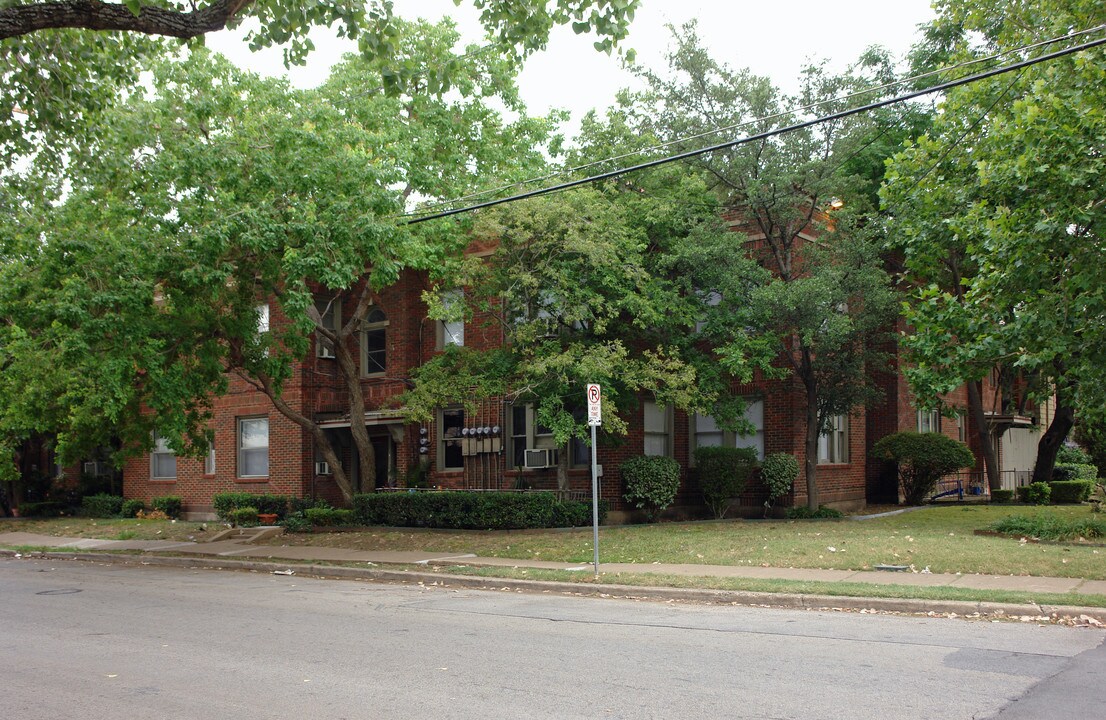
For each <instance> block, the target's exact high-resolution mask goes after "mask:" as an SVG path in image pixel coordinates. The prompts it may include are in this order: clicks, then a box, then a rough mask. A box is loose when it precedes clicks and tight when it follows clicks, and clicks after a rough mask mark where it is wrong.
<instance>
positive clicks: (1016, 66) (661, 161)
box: [407, 38, 1106, 225]
mask: <svg viewBox="0 0 1106 720" xmlns="http://www.w3.org/2000/svg"><path fill="white" fill-rule="evenodd" d="M1102 45H1106V38H1099V39H1097V40H1091V41H1089V42H1085V43H1082V44H1079V45H1073V46H1071V47H1068V48H1063V49H1062V50H1057V51H1055V52H1051V53H1046V54H1044V55H1040V56H1038V57H1035V58H1030V59H1028V60H1023V61H1021V62H1017V63H1013V64H1010V65H1003V66H1001V67H997V68H993V69H991V70H987V71H984V72H981V73H976V74H975V75H969V76H967V77H963V78H960V79H958V80H950V81H948V82H945V83H941V84H939V85H934V86H932V87H929V88H925V89H922V90H915V91H913V92H909V93H906V94H903V95H897V96H895V97H892V98H887V99H885V100H879V101H876V102H873V103H868V104H867V105H862V106H859V107H855V108H850V109H848V110H842V111H840V112H836V113H832V114H830V115H823V116H821V117H817V118H813V119H811V120H806V121H804V122H800V123H794V124H792V125H788V126H786V127H782V128H776V129H774V130H767V131H765V132H762V133H757V134H755V135H749V136H746V137H743V138H738V139H736V140H729V141H727V142H724V143H717V144H715V145H708V146H707V147H704V148H699V149H696V150H688V151H687V152H682V153H677V154H675V155H669V156H667V157H663V158H657V159H656V160H650V161H648V162H644V163H639V164H637V165H632V166H630V167H626V168H621V169H618V170H611V171H609V172H605V173H599V174H597V175H591V176H589V177H586V178H581V179H578V180H571V181H568V182H564V183H560V184H558V185H553V186H550V187H546V188H538V189H536V190H530V191H528V192H524V193H519V194H517V195H511V196H509V197H505V198H499V199H496V200H488V201H486V202H482V203H476V204H474V205H469V206H466V207H462V208H455V209H452V210H443V211H441V212H437V213H432V214H429V215H423V216H421V217H415V218H412V219H410V220H408V221H407V224H408V225H415V224H417V223H421V222H426V221H428V220H438V219H440V218H445V217H450V216H453V215H459V214H461V213H467V212H472V211H474V210H481V209H483V208H489V207H495V206H496V205H503V204H505V203H510V202H516V201H518V200H525V199H528V198H532V197H538V196H541V195H549V194H551V193H555V192H560V191H562V190H568V189H570V188H574V187H579V186H581V185H587V184H590V183H594V182H599V181H601V180H608V179H610V178H614V177H618V176H619V175H627V174H629V173H634V172H639V171H641V170H647V169H649V168H654V167H658V166H660V165H666V164H668V163H672V162H678V161H680V160H686V159H688V158H692V157H697V156H699V155H705V154H707V153H711V152H715V151H718V150H726V149H729V148H732V147H737V146H739V145H745V144H748V143H751V142H756V141H758V140H766V139H768V138H771V137H775V136H777V135H782V134H784V133H787V132H793V131H795V130H802V129H804V128H808V127H812V126H814V125H818V124H821V123H824V122H830V121H833V120H840V119H842V118H846V117H850V116H852V115H858V114H860V113H865V112H870V111H872V110H877V109H879V108H882V107H887V106H888V105H894V104H898V103H901V102H906V101H908V100H913V99H914V98H918V97H922V96H925V95H932V94H933V93H939V92H944V91H945V90H950V89H952V88H956V87H960V86H962V85H968V84H971V83H975V82H979V81H980V80H986V79H988V78H992V77H996V76H998V75H1004V74H1006V73H1008V72H1013V71H1015V70H1021V69H1024V68H1027V67H1031V66H1033V65H1037V64H1040V63H1043V62H1047V61H1049V60H1055V59H1057V58H1061V57H1066V56H1068V55H1073V54H1075V53H1078V52H1082V51H1084V50H1090V49H1092V48H1096V47H1100V46H1102Z"/></svg>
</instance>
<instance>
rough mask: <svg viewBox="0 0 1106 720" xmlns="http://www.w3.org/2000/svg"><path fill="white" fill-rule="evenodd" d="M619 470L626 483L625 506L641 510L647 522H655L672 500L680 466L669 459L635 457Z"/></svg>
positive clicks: (678, 481) (674, 495) (677, 485)
mask: <svg viewBox="0 0 1106 720" xmlns="http://www.w3.org/2000/svg"><path fill="white" fill-rule="evenodd" d="M620 470H621V472H622V480H623V482H625V483H626V494H625V495H624V496H623V497H625V498H626V502H628V503H630V504H631V505H633V506H634V507H636V508H639V509H641V510H644V511H645V517H646V518H647V519H648V520H649V522H656V521H657V519H658V518H659V517H660V514H661V513H662V512H664V509H665V508H667V507H668V506H669V505H671V504H672V501H673V500H675V499H676V491H677V490H679V488H680V464H679V463H678V462H676V461H675V460H673V459H672V458H670V457H661V456H656V455H637V456H635V457H632V458H630V459H628V460H627V461H626V462H624V463H622V467H621V468H620Z"/></svg>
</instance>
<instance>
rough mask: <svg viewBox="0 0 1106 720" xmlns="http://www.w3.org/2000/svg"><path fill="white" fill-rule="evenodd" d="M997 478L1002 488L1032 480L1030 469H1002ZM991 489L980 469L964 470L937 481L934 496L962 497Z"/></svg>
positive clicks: (1014, 486) (985, 474) (1014, 488)
mask: <svg viewBox="0 0 1106 720" xmlns="http://www.w3.org/2000/svg"><path fill="white" fill-rule="evenodd" d="M999 480H1000V482H1001V483H1002V489H1003V490H1016V489H1017V488H1019V487H1022V486H1023V485H1028V484H1029V483H1030V482H1031V481H1032V480H1033V471H1032V470H1003V471H1002V472H1000V473H999ZM990 494H991V491H990V489H989V486H988V483H987V473H986V472H984V471H982V470H970V471H966V472H958V473H953V474H951V475H946V476H945V477H943V478H941V479H940V480H938V481H937V489H936V490H935V491H934V495H933V497H934V498H939V497H950V496H952V495H956V496H958V497H960V498H962V497H963V496H964V495H969V496H971V495H990Z"/></svg>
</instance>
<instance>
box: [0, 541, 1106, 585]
mask: <svg viewBox="0 0 1106 720" xmlns="http://www.w3.org/2000/svg"><path fill="white" fill-rule="evenodd" d="M0 546H8V547H11V546H33V547H53V548H57V549H59V550H71V551H81V550H97V551H116V552H118V551H132V552H138V553H143V554H152V555H156V554H158V553H171V554H175V555H189V556H197V557H208V558H221V559H233V558H238V559H250V560H269V561H279V560H297V561H301V562H302V561H316V562H333V563H364V564H366V565H427V566H449V565H468V566H473V567H504V568H541V569H546V570H567V571H575V572H591V570H592V565H591V564H590V563H588V564H580V563H575V564H573V563H563V562H551V561H547V560H515V559H511V558H485V557H477V556H476V555H472V554H442V553H430V552H398V551H381V552H375V551H365V550H346V549H342V548H325V547H277V546H272V545H251V544H249V543H248V542H247V541H244V540H241V539H228V540H218V541H215V542H206V543H196V542H176V541H171V540H89V539H81V538H63V537H54V536H52V535H36V534H33V533H21V532H14V533H0ZM599 569H600V572H602V573H603V574H605V575H614V574H616V573H645V574H658V575H682V576H688V577H716V578H755V579H761V580H798V581H820V582H849V583H872V584H875V585H908V586H916V587H939V586H946V587H959V588H970V589H976V590H1012V591H1022V592H1039V593H1055V594H1064V593H1072V592H1074V593H1080V594H1085V595H1106V580H1082V579H1079V578H1054V577H1029V576H1023V575H1005V576H997V575H958V574H955V575H954V574H944V573H912V572H884V571H873V570H818V569H807V568H773V567H749V566H731V565H693V564H682V565H676V564H662V563H652V564H648V565H646V564H638V563H602V562H601V563H600V566H599Z"/></svg>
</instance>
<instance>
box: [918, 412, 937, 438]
mask: <svg viewBox="0 0 1106 720" xmlns="http://www.w3.org/2000/svg"><path fill="white" fill-rule="evenodd" d="M918 432H923V433H924V432H941V413H940V411H938V410H919V411H918Z"/></svg>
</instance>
